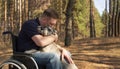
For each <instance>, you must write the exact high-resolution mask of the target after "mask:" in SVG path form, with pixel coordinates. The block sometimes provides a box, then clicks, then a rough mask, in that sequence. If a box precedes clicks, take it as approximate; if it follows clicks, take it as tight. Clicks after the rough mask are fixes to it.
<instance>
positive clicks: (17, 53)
mask: <svg viewBox="0 0 120 69" xmlns="http://www.w3.org/2000/svg"><path fill="white" fill-rule="evenodd" d="M13 55H16V56H32V54H30V53H24V52H14V53H13Z"/></svg>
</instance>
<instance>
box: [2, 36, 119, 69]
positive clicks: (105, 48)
mask: <svg viewBox="0 0 120 69" xmlns="http://www.w3.org/2000/svg"><path fill="white" fill-rule="evenodd" d="M60 44H62V43H60ZM64 48H66V49H68V50H69V51H70V52H71V53H72V58H73V60H74V61H75V64H76V65H77V66H78V69H120V37H116V38H95V39H77V40H74V41H73V43H72V45H71V46H69V47H64ZM11 52H12V50H11V49H9V48H4V49H2V48H0V63H1V62H3V61H4V60H6V59H7V58H8V57H9V56H10V55H11Z"/></svg>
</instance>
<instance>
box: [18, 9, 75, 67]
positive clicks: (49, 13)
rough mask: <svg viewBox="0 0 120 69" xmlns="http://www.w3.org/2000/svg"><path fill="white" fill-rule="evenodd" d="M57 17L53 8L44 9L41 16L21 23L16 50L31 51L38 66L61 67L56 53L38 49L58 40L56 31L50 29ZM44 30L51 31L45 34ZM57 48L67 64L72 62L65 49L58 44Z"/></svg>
mask: <svg viewBox="0 0 120 69" xmlns="http://www.w3.org/2000/svg"><path fill="white" fill-rule="evenodd" d="M58 18H59V16H58V13H57V12H56V11H55V10H53V9H46V10H45V11H44V12H43V14H42V15H41V17H39V18H37V19H33V20H29V21H26V22H25V23H24V24H23V25H22V28H21V31H20V33H19V36H18V52H26V53H32V54H33V58H34V59H35V60H36V62H37V64H38V66H39V67H41V66H46V69H62V63H61V61H60V59H59V57H58V56H57V55H56V54H54V53H52V52H51V53H48V52H42V51H39V50H41V49H43V48H44V47H47V46H49V45H50V44H51V43H54V42H55V41H57V40H58V35H57V33H55V31H54V33H53V31H52V28H53V27H54V26H55V25H56V23H57V20H58ZM46 30H50V31H52V33H51V34H49V35H47V31H46ZM46 35H47V36H46ZM57 49H59V52H60V54H61V55H62V57H64V58H66V60H67V61H68V63H69V64H74V62H73V60H72V59H71V57H70V56H69V55H68V54H67V53H66V52H67V51H66V50H65V49H63V48H62V47H60V46H57ZM38 51H39V52H38ZM28 63H29V62H28Z"/></svg>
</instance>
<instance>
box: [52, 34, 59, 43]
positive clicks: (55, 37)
mask: <svg viewBox="0 0 120 69" xmlns="http://www.w3.org/2000/svg"><path fill="white" fill-rule="evenodd" d="M52 37H53V38H54V39H55V42H56V41H57V40H58V35H57V34H54V35H52Z"/></svg>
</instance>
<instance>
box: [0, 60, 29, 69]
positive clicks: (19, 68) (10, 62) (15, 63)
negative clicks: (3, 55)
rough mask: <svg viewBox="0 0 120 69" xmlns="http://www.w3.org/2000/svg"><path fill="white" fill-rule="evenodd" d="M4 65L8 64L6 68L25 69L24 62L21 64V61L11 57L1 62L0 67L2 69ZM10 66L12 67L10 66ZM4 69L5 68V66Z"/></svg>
mask: <svg viewBox="0 0 120 69" xmlns="http://www.w3.org/2000/svg"><path fill="white" fill-rule="evenodd" d="M5 65H9V67H8V69H27V68H26V66H25V65H24V64H22V63H21V62H19V61H17V60H13V59H9V60H7V61H5V62H3V63H2V64H1V65H0V69H4V68H3V67H4V66H5ZM11 66H12V67H11ZM5 69H6V68H5Z"/></svg>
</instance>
